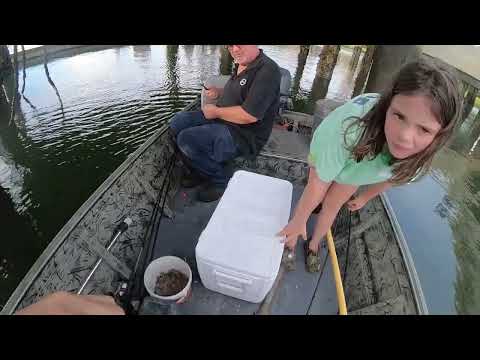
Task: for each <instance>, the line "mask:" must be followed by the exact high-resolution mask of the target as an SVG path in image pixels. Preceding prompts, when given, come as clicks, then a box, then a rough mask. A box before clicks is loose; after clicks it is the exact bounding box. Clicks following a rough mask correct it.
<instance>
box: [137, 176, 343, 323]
mask: <svg viewBox="0 0 480 360" xmlns="http://www.w3.org/2000/svg"><path fill="white" fill-rule="evenodd" d="M197 190H198V189H188V190H187V189H180V190H179V191H178V193H177V194H176V196H175V198H174V204H171V205H173V210H174V215H173V218H172V219H169V218H166V217H164V218H163V219H162V221H161V224H160V228H159V232H158V239H157V242H156V248H155V250H154V257H155V258H158V257H160V256H165V255H174V256H178V257H180V258H183V259H185V260H186V261H187V262H188V264H189V265H190V267H191V268H192V272H193V281H192V295H191V297H190V298H189V299H188V301H187V302H186V303H184V304H181V305H176V304H162V303H160V302H158V301H156V300H154V299H153V298H151V297H147V298H146V299H145V300H144V302H143V305H142V308H141V313H142V314H185V315H187V314H214V315H215V314H218V315H220V314H222V315H227V314H228V315H246V314H255V313H257V312H258V310H259V309H260V307H261V306H262V304H261V303H260V304H254V303H249V302H246V301H243V300H239V299H235V298H232V297H229V296H225V295H222V294H220V293H217V292H213V291H210V290H208V289H206V288H205V287H203V285H202V283H201V280H200V277H199V274H198V271H197V266H196V261H195V247H196V245H197V242H198V238H199V236H200V234H201V232H202V230H203V229H204V228H205V227H206V225H207V224H208V221H209V219H210V217H211V215H212V214H213V212H214V210H215V208H216V206H217V204H218V201H215V202H212V203H202V202H199V201H196V200H195V195H196V191H197ZM302 191H303V187H302V186H298V185H296V186H294V188H293V197H292V210H291V211H292V212H293V210H294V209H295V205H296V203H297V201H298V200H299V199H300V196H301V194H302ZM315 218H316V215H312V216H311V218H310V219H309V222H308V224H307V231H308V234H311V233H312V230H313V226H314V223H315V220H316V219H315ZM279 230H280V229H279ZM324 243H325V242H324ZM303 244H304V243H303V241H301V240H300V241H299V242H298V243H297V253H296V254H297V264H296V265H297V266H296V270H295V271H291V272H285V273H284V275H283V277H282V279H281V280H280V282H279V285H278V287H277V289H276V291H275V295H274V296H273V301H272V303H271V305H270V311H269V313H270V314H292V315H293V314H297V315H300V314H336V312H337V304H336V294H335V285H334V281H333V277H332V275H331V268H330V261H326V260H327V257H326V253H327V249H326V248H322V264H323V265H322V269H321V271H320V272H319V273H315V274H311V273H308V272H306V269H305V262H304V261H305V260H304V259H305V256H304V249H303Z"/></svg>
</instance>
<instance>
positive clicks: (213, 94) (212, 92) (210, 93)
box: [205, 86, 220, 100]
mask: <svg viewBox="0 0 480 360" xmlns="http://www.w3.org/2000/svg"><path fill="white" fill-rule="evenodd" d="M205 95H206V96H207V97H208V98H209V99H212V100H215V99H216V98H218V97H219V96H220V90H219V89H218V88H216V87H215V86H212V87H211V88H210V89H208V90H205Z"/></svg>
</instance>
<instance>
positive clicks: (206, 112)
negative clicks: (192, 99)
mask: <svg viewBox="0 0 480 360" xmlns="http://www.w3.org/2000/svg"><path fill="white" fill-rule="evenodd" d="M217 109H218V108H217V107H216V106H215V105H213V104H206V105H204V106H203V108H202V111H203V116H205V118H206V119H208V120H212V119H215V118H218V114H217Z"/></svg>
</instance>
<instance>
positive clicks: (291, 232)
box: [277, 218, 307, 250]
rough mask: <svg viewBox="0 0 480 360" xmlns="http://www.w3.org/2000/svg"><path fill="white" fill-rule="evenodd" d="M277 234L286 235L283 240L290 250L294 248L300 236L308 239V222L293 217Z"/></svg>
mask: <svg viewBox="0 0 480 360" xmlns="http://www.w3.org/2000/svg"><path fill="white" fill-rule="evenodd" d="M277 235H278V236H285V239H284V240H283V241H282V242H283V243H285V246H286V247H288V248H289V249H290V250H294V249H295V245H296V244H297V240H298V237H299V236H301V237H302V238H303V240H307V223H306V222H305V221H301V220H300V221H299V220H296V219H295V218H293V219H292V220H290V222H289V223H288V224H287V226H285V227H284V228H283V229H282V231H280V232H279V233H278V234H277Z"/></svg>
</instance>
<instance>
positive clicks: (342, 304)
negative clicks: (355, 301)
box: [327, 229, 347, 315]
mask: <svg viewBox="0 0 480 360" xmlns="http://www.w3.org/2000/svg"><path fill="white" fill-rule="evenodd" d="M327 245H328V252H329V253H330V260H331V262H332V269H333V278H334V280H335V288H336V290H337V301H338V310H339V313H340V315H347V303H346V301H345V293H344V291H343V284H342V276H341V274H340V267H339V265H338V259H337V252H336V251H335V244H334V243H333V235H332V230H331V229H328V232H327Z"/></svg>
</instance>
